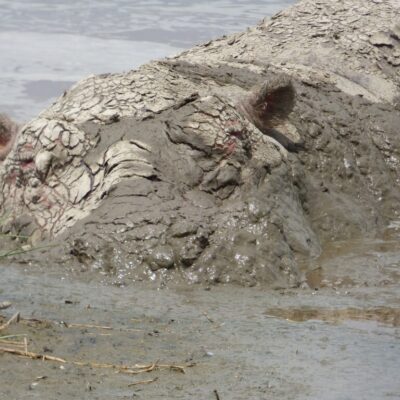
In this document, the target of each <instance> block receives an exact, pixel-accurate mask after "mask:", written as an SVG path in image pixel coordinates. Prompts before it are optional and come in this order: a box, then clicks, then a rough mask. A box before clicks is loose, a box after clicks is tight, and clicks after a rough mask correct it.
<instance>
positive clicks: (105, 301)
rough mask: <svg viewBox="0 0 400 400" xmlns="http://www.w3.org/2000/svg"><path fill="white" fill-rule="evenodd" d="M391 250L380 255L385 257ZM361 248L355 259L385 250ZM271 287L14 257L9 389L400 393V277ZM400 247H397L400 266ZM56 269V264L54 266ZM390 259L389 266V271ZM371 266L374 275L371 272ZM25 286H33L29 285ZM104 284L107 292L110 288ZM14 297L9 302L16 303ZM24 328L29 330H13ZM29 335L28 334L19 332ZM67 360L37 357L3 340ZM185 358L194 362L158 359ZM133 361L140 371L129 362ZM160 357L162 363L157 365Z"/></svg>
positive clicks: (352, 271)
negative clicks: (194, 281)
mask: <svg viewBox="0 0 400 400" xmlns="http://www.w3.org/2000/svg"><path fill="white" fill-rule="evenodd" d="M389 247H391V244H390V243H387V244H386V245H385V249H384V250H385V251H383V252H382V253H380V252H379V251H377V252H376V253H375V255H374V256H380V255H382V256H383V257H384V256H385V254H387V251H388V249H389ZM374 256H372V255H370V256H369V258H366V256H365V255H364V254H363V253H362V252H361V253H358V254H357V252H354V253H353V254H352V260H353V261H356V260H357V259H359V261H360V262H361V261H362V262H365V261H368V262H369V263H373V262H374ZM342 263H343V260H342V259H341V256H340V255H338V256H337V257H336V258H335V257H334V256H332V255H330V256H329V257H328V256H326V261H325V262H324V263H322V265H321V268H322V270H323V271H326V273H325V281H326V284H325V285H323V286H322V287H320V288H319V289H317V288H312V289H311V288H303V289H280V290H271V289H267V288H262V287H255V288H254V287H253V288H244V287H238V286H234V285H232V284H230V285H219V286H212V287H202V286H198V285H196V286H191V287H188V286H187V285H183V286H181V285H178V286H173V287H170V288H164V289H160V288H158V287H157V285H155V284H153V285H149V284H148V283H139V282H137V283H136V284H135V285H134V286H128V287H115V285H112V284H110V283H111V281H110V280H108V281H107V279H105V278H104V277H103V280H102V279H100V277H99V274H98V273H96V272H92V273H88V272H85V273H82V272H78V271H71V270H68V273H67V272H66V270H65V269H61V268H59V267H57V266H55V267H54V268H52V269H50V270H49V269H48V268H46V269H43V268H42V269H40V268H37V267H33V266H26V267H21V265H19V266H18V265H15V266H11V265H9V266H8V267H7V268H6V269H3V271H2V279H1V283H0V301H1V302H2V303H4V302H6V301H7V302H10V303H11V307H9V308H7V309H5V310H2V311H0V314H1V315H2V317H1V318H0V325H1V324H3V323H4V322H6V321H7V320H8V319H9V318H10V317H11V316H12V315H13V314H14V313H15V312H17V311H19V312H20V321H19V323H14V324H12V325H10V326H9V327H8V328H7V329H6V330H2V331H1V335H0V336H4V337H5V336H8V339H4V340H3V341H2V342H1V343H0V372H1V373H0V394H1V396H2V397H4V398H18V399H43V398H55V397H57V398H59V399H75V398H85V399H109V398H114V399H131V398H138V399H148V398H154V399H158V398H160V399H164V398H171V399H172V398H173V399H198V398H202V399H213V400H214V399H216V394H215V391H216V392H217V394H218V396H219V397H220V398H221V399H238V400H239V399H243V398H246V399H274V398H277V397H279V398H281V399H284V400H289V399H321V398H324V399H332V400H333V399H338V398H340V399H347V398H351V399H355V398H357V399H358V398H363V399H368V400H369V399H371V400H373V399H374V400H375V399H377V398H382V399H383V398H399V397H400V385H399V381H398V370H399V367H400V363H399V359H400V329H399V325H400V298H399V295H398V293H399V289H400V285H399V280H398V279H395V280H392V281H391V282H390V283H389V282H387V283H386V284H385V285H375V286H374V285H371V286H367V285H357V284H355V283H354V282H357V278H356V276H357V274H358V268H359V266H358V265H357V263H353V264H351V263H347V264H346V270H347V272H346V273H347V278H348V279H347V281H348V282H352V283H348V284H347V285H346V286H345V287H344V286H338V285H335V284H334V283H335V279H334V281H333V282H330V281H329V278H328V277H327V276H328V274H327V273H329V272H333V271H335V269H336V268H337V267H339V266H342ZM399 265H400V252H398V251H397V268H399ZM44 272H46V273H44ZM385 273H386V272H385V271H384V269H381V270H380V274H382V275H383V276H382V280H383V279H384V275H385ZM368 277H369V276H368V271H366V272H365V279H368ZM21 287H23V290H21ZM100 294H101V295H100ZM7 305H8V304H7ZM10 335H17V336H10ZM18 335H24V336H18ZM24 337H26V338H27V344H28V350H29V351H30V352H34V353H37V354H41V355H44V356H50V357H56V358H61V359H62V360H65V362H58V361H51V360H41V359H37V360H32V359H29V358H24V357H21V356H18V355H15V354H9V353H4V352H2V351H1V348H3V347H7V348H10V347H11V348H18V349H19V350H22V351H23V350H24V345H22V346H21V345H20V346H19V347H15V345H14V347H13V346H12V345H11V344H7V343H5V342H6V341H14V342H15V341H16V342H19V343H21V341H22V340H23V338H24ZM157 365H167V366H168V365H175V366H181V367H182V368H184V373H182V371H181V370H176V369H171V368H168V367H167V368H158V367H156V366H157ZM126 366H130V369H131V370H132V369H133V368H134V370H135V371H136V372H137V368H138V366H146V367H147V368H149V366H150V370H149V372H143V371H142V372H141V373H126V369H125V370H124V368H127V367H126ZM152 366H154V368H151V367H152Z"/></svg>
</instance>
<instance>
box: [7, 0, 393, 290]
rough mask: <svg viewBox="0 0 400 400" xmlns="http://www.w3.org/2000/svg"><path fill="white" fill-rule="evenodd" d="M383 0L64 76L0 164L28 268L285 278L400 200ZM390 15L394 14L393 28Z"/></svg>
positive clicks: (289, 281)
mask: <svg viewBox="0 0 400 400" xmlns="http://www.w3.org/2000/svg"><path fill="white" fill-rule="evenodd" d="M399 12H400V5H399V3H398V2H397V1H390V0H388V1H385V2H373V1H371V2H365V1H362V0H348V1H338V2H332V1H330V0H322V1H318V2H315V1H300V2H299V3H297V4H296V5H295V6H293V7H291V8H289V9H288V10H286V11H284V12H281V13H279V14H278V15H276V16H274V17H273V18H272V19H271V20H265V21H263V22H262V23H260V24H259V25H258V26H256V27H255V28H252V29H249V30H248V31H247V32H245V33H240V34H236V35H232V36H229V37H223V38H221V39H219V40H216V41H214V42H210V43H207V44H205V45H202V46H198V47H196V48H194V49H191V50H189V51H186V52H184V53H182V54H180V55H179V56H176V57H174V58H170V59H166V60H163V61H157V62H152V63H149V64H146V65H144V66H142V67H140V68H139V69H137V70H134V71H130V72H128V73H124V74H113V75H101V76H92V77H89V78H87V79H85V80H83V81H82V82H79V83H78V84H77V85H75V86H74V87H73V88H71V90H69V91H68V92H67V93H65V94H64V95H63V96H62V97H61V98H59V99H58V101H57V102H56V103H55V104H54V105H52V106H51V107H50V108H49V109H47V110H45V111H44V112H42V113H41V114H40V115H39V117H38V118H36V119H34V120H33V121H31V122H30V123H29V124H27V125H26V126H25V127H24V128H23V129H22V131H21V133H20V134H19V136H18V138H17V140H16V142H15V143H14V146H13V149H12V151H11V152H10V154H9V155H8V157H7V158H6V159H5V160H4V161H3V163H2V164H1V167H0V182H1V184H2V192H1V195H0V205H1V214H2V215H3V218H2V220H3V221H4V222H3V226H2V230H3V231H4V232H11V233H12V234H16V235H23V236H28V237H29V238H30V239H29V242H30V243H31V244H32V245H33V246H37V245H38V244H39V243H40V242H41V241H51V242H52V243H55V244H59V246H58V247H56V250H54V248H49V249H47V250H44V251H45V254H43V253H34V252H32V253H29V255H26V256H25V257H26V258H29V260H30V261H35V260H36V261H38V260H40V262H42V263H43V262H47V260H49V262H51V263H55V262H57V263H66V264H67V265H75V264H81V265H83V266H84V268H93V269H99V270H101V271H103V272H106V273H109V274H114V275H115V280H116V281H117V282H118V283H123V282H126V281H128V280H129V279H148V278H150V279H153V280H154V279H163V280H168V279H178V278H182V279H184V280H187V281H189V282H238V283H242V284H248V285H254V284H256V283H266V284H271V285H273V286H279V287H280V286H288V285H289V286H293V285H298V284H299V283H300V282H301V273H300V269H299V265H301V264H302V263H303V262H304V261H306V260H309V259H310V258H312V257H315V256H317V255H318V254H319V253H320V250H321V246H323V245H324V243H326V242H327V241H330V240H338V239H341V240H345V239H346V238H349V237H355V236H365V235H376V234H377V233H378V232H379V230H380V229H381V228H382V227H384V226H385V225H386V224H387V222H388V221H389V220H390V219H393V218H396V216H397V212H398V204H399V194H400V193H399V188H398V180H399V158H398V157H399V151H400V143H399V126H400V111H399V110H400V102H399V98H400V97H399V95H400V90H399V86H400V73H399V66H400V27H399V25H398V18H397V17H398V15H399ZM396 24H397V25H396Z"/></svg>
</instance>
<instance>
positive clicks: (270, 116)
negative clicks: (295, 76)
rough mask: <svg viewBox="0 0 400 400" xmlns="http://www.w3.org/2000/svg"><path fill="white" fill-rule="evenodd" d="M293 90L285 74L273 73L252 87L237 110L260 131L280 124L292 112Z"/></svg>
mask: <svg viewBox="0 0 400 400" xmlns="http://www.w3.org/2000/svg"><path fill="white" fill-rule="evenodd" d="M294 102H295V90H294V87H293V85H292V82H291V80H290V78H289V77H288V76H287V75H275V76H273V77H271V78H270V79H268V80H266V81H265V82H264V83H263V84H262V85H261V86H258V87H256V88H254V89H253V90H252V91H251V92H250V93H249V95H248V96H246V98H244V99H243V100H242V101H241V103H240V104H239V110H241V111H242V112H243V113H244V116H245V117H246V118H247V119H249V120H250V121H251V122H252V123H253V124H254V125H256V126H257V128H258V129H260V130H261V131H262V132H265V130H268V129H271V128H274V127H276V126H279V125H281V124H282V122H283V120H285V119H286V118H287V116H288V115H289V114H290V113H291V112H292V110H293V107H294Z"/></svg>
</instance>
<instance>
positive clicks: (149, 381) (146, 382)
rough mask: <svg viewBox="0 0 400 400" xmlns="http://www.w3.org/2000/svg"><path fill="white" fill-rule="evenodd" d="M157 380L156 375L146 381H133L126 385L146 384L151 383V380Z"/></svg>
mask: <svg viewBox="0 0 400 400" xmlns="http://www.w3.org/2000/svg"><path fill="white" fill-rule="evenodd" d="M157 380H158V377H155V378H154V379H149V380H147V381H139V382H133V383H130V384H129V385H128V386H136V385H147V384H149V383H153V382H155V381H157Z"/></svg>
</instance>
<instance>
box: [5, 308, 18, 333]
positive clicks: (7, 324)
mask: <svg viewBox="0 0 400 400" xmlns="http://www.w3.org/2000/svg"><path fill="white" fill-rule="evenodd" d="M14 322H19V312H17V313H15V314H14V315H13V316H12V317H11V318H10V319H9V320H8V321H7V322H6V323H5V324H3V325H1V326H0V331H2V330H3V329H6V328H8V327H9V326H10V325H11V324H12V323H14Z"/></svg>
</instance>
